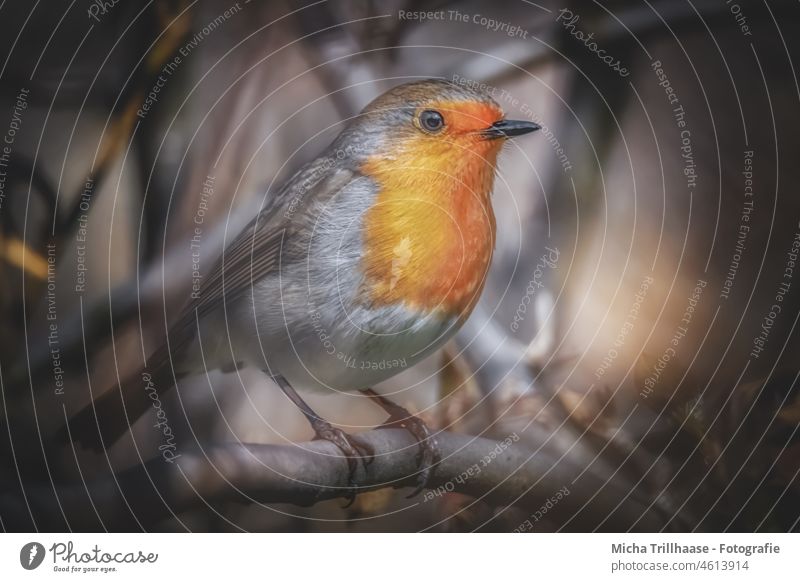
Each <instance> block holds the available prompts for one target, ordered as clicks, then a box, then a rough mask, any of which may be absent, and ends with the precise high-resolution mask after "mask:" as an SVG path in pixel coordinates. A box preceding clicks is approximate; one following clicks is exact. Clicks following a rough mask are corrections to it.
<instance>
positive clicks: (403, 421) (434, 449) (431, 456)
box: [380, 408, 442, 499]
mask: <svg viewBox="0 0 800 582" xmlns="http://www.w3.org/2000/svg"><path fill="white" fill-rule="evenodd" d="M400 410H402V413H401V412H400V411H397V412H395V413H393V414H392V416H390V417H389V420H387V421H386V422H385V423H383V424H382V425H381V426H380V428H402V429H404V430H407V431H408V432H409V433H411V435H412V436H413V437H414V438H415V439H416V440H417V445H418V447H419V450H418V451H417V466H418V467H419V473H417V486H416V488H415V489H414V491H413V492H412V493H411V495H408V496H407V497H406V499H411V498H412V497H416V496H417V495H419V494H420V493H421V492H422V490H423V489H425V488H426V487H427V486H428V483H429V482H430V480H431V478H432V477H433V473H434V471H435V470H436V465H438V464H439V462H440V461H441V460H442V455H441V453H440V451H439V443H437V442H436V439H435V438H434V437H433V435H431V431H430V429H429V428H428V425H427V424H425V423H424V422H423V421H422V420H420V419H419V418H417V417H416V416H414V415H413V414H411V413H409V412H407V411H406V410H405V409H402V408H401V409H400Z"/></svg>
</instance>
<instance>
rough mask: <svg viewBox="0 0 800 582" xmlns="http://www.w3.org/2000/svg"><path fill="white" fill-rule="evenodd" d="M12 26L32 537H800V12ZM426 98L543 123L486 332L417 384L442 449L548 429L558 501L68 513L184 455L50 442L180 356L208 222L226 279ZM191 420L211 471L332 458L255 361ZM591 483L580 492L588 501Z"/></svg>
mask: <svg viewBox="0 0 800 582" xmlns="http://www.w3.org/2000/svg"><path fill="white" fill-rule="evenodd" d="M420 12H423V13H424V14H422V15H420ZM431 13H432V14H431ZM0 15H1V16H0V29H2V34H0V46H1V47H2V50H1V51H0V61H2V65H0V134H2V135H3V138H2V139H4V142H3V143H2V144H0V148H4V149H0V171H1V172H2V175H0V276H1V277H2V284H0V312H2V321H3V325H2V326H0V390H1V391H2V400H1V401H0V404H1V405H2V410H3V414H2V424H3V425H4V426H3V427H2V430H0V450H2V456H0V463H2V468H0V487H1V489H0V500H2V502H0V525H1V526H2V527H3V528H4V529H6V530H32V529H37V528H38V529H45V530H61V529H96V530H103V529H109V530H111V529H130V530H137V529H148V530H158V531H184V530H193V531H205V530H213V531H220V530H221V531H238V530H266V531H417V530H432V531H472V530H479V531H513V530H515V529H516V530H518V529H520V527H521V525H522V524H524V523H525V522H526V520H527V521H528V522H529V523H531V524H532V526H531V528H530V529H533V530H534V531H555V530H573V531H574V530H577V531H592V530H596V529H601V530H627V529H639V530H641V529H664V530H678V531H685V530H695V529H696V530H712V531H722V530H734V531H754V530H758V531H787V530H797V529H798V521H799V520H800V498H799V497H798V496H799V495H800V486H799V482H798V471H800V439H798V433H797V428H798V422H800V400H799V399H798V390H797V378H798V373H799V372H800V368H798V363H797V362H798V360H797V357H798V334H797V331H796V324H797V320H798V314H799V313H800V311H799V310H798V305H800V271H798V270H797V264H796V261H797V252H798V248H799V247H798V245H800V238H798V237H800V199H798V196H797V186H796V185H797V184H798V183H799V182H800V164H798V159H799V156H800V132H799V131H798V129H800V128H799V127H798V111H800V107H799V106H800V86H799V85H798V79H797V72H796V69H795V60H796V58H797V56H798V50H797V49H798V46H797V36H796V34H794V31H795V30H796V27H797V26H798V25H800V6H798V4H797V2H792V1H788V0H787V1H775V2H772V1H769V2H766V1H761V2H759V1H746V0H734V1H731V2H722V1H704V0H703V1H701V0H694V1H688V0H678V1H675V0H662V1H656V0H651V1H643V2H638V1H622V0H616V1H615V0H603V1H598V2H576V1H566V0H565V1H564V2H561V3H555V2H550V1H548V0H541V1H539V2H528V1H527V0H513V1H508V2H502V3H501V2H477V1H472V2H470V1H461V2H435V1H431V2H424V1H418V0H412V1H391V0H374V1H347V2H332V1H325V0H323V1H319V2H313V3H312V2H299V1H281V2H263V1H259V0H252V1H247V0H240V1H239V2H227V0H214V1H210V0H196V1H190V0H174V1H173V0H160V1H158V2H154V1H151V2H129V1H127V0H119V1H117V2H116V3H115V2H105V3H102V2H99V1H93V2H87V1H86V0H78V1H76V2H72V3H69V4H67V3H64V4H61V3H59V4H58V5H54V4H52V3H47V4H46V3H43V2H34V3H31V2H24V1H9V2H5V3H2V5H0ZM601 51H602V52H601ZM176 57H177V58H176ZM425 77H440V78H445V79H450V80H453V81H456V82H463V83H470V84H477V85H481V84H483V85H484V87H485V89H486V90H488V91H490V92H492V94H493V96H494V97H495V99H496V100H497V101H498V102H499V103H500V105H501V106H502V107H503V108H504V109H505V111H506V113H507V115H508V116H509V117H510V118H519V119H529V120H534V121H537V122H539V123H540V124H541V125H542V126H543V129H542V131H541V132H539V133H537V134H535V135H534V136H533V137H529V138H525V139H522V140H518V141H515V142H514V143H513V144H509V146H507V148H506V151H505V152H504V155H503V158H502V160H501V162H500V166H499V175H498V181H497V187H496V191H495V196H494V201H495V210H496V213H497V222H498V225H499V229H498V240H497V249H496V254H495V260H494V263H493V266H492V270H491V273H490V278H489V280H488V283H487V285H486V289H485V292H484V295H483V297H482V300H481V302H480V304H479V306H478V308H477V310H476V311H475V313H474V314H473V316H472V317H471V318H470V320H469V322H468V324H467V325H466V326H465V328H464V329H463V330H462V331H461V332H460V333H459V335H458V337H457V338H456V340H455V341H453V342H451V343H450V344H448V346H447V347H446V348H445V349H444V350H443V351H442V352H441V353H437V354H435V355H434V356H432V357H431V358H429V359H428V360H427V361H426V362H424V363H423V364H422V365H420V366H418V367H417V368H415V369H411V370H407V371H405V372H403V373H402V374H400V375H398V376H396V377H395V378H393V379H392V380H390V381H389V383H390V385H391V386H392V387H394V388H396V390H397V391H398V394H399V396H398V401H399V402H400V403H401V404H403V405H404V406H406V407H408V408H409V409H411V410H413V411H416V412H418V413H419V414H420V415H421V416H423V417H424V418H425V419H426V420H427V421H428V422H429V423H431V424H432V425H433V426H436V427H438V428H440V429H445V430H448V431H453V432H459V433H464V434H469V435H482V436H485V437H488V438H495V439H498V440H503V439H505V438H507V437H509V436H511V435H513V436H515V437H519V442H516V443H515V444H514V446H515V447H527V448H528V449H529V450H530V451H531V454H532V455H533V456H534V459H535V460H536V462H538V463H540V464H541V467H542V480H543V481H542V485H541V486H540V487H539V488H538V489H537V493H536V495H539V496H540V498H541V504H542V507H543V508H546V509H545V511H544V512H543V513H542V514H541V515H539V516H538V519H535V520H534V519H532V517H531V515H530V512H529V511H527V510H522V509H520V508H519V507H515V506H514V503H515V501H516V500H514V499H508V500H507V501H506V502H504V503H498V502H497V500H493V501H492V502H489V501H487V500H485V499H482V498H478V499H477V500H476V499H475V498H472V497H467V496H464V495H461V494H458V493H455V492H453V493H450V492H448V493H446V494H443V495H437V496H436V497H435V499H431V500H423V499H412V500H407V499H405V498H404V495H403V492H402V491H395V490H393V489H390V488H388V489H382V490H379V491H375V492H372V493H368V494H365V495H361V496H359V498H358V500H357V501H356V503H354V504H353V505H352V506H351V507H349V508H343V507H342V505H343V504H342V502H341V501H327V502H323V503H319V504H316V505H313V506H311V507H297V506H294V505H289V504H280V505H277V504H262V503H243V502H242V500H223V501H219V500H215V501H213V502H208V503H207V502H205V500H202V499H198V501H197V504H196V506H195V507H192V508H189V509H183V510H182V511H181V512H179V513H175V514H172V515H171V516H170V517H168V518H166V519H159V520H155V521H151V522H146V521H145V522H140V521H139V520H137V519H136V518H135V515H134V516H133V517H132V514H135V513H136V512H135V511H133V510H130V506H129V505H127V507H128V509H127V510H126V509H125V508H126V503H127V501H126V495H127V496H128V497H130V496H142V497H143V498H144V499H145V500H147V499H152V500H153V501H152V503H158V502H159V501H158V496H157V493H158V492H157V491H151V490H148V487H150V488H152V486H150V485H148V484H147V483H144V484H143V486H142V487H141V488H139V489H138V490H136V491H130V490H128V491H122V490H120V492H119V495H118V499H117V505H116V507H113V508H111V509H108V510H107V511H103V510H102V508H101V510H100V511H99V512H98V511H96V512H95V513H94V514H93V513H92V509H93V508H92V507H91V504H90V503H88V502H89V501H90V500H89V499H86V500H84V501H85V502H87V504H86V505H85V507H83V509H81V510H80V515H79V516H78V517H76V511H77V510H76V508H64V507H62V506H61V504H60V503H59V499H60V496H59V495H60V492H61V491H63V490H65V489H66V488H72V489H74V488H75V487H80V486H81V485H82V484H84V483H87V482H100V483H103V482H108V487H109V488H111V489H113V488H114V480H113V476H114V475H115V474H118V473H119V472H120V471H122V470H124V469H126V468H129V467H135V466H137V465H140V464H141V463H142V460H143V459H144V460H146V459H148V458H151V457H155V456H157V455H158V450H157V445H158V442H157V440H156V437H157V435H156V434H154V432H155V431H152V430H151V428H150V424H151V423H152V418H148V419H143V420H142V421H140V422H139V423H137V424H136V425H135V426H134V427H133V436H134V437H135V442H136V446H134V440H133V438H131V437H130V436H129V437H127V438H126V439H123V441H121V442H120V443H119V444H118V445H116V446H115V447H114V448H113V449H111V450H110V451H108V456H106V455H94V454H91V453H88V452H85V451H80V450H78V451H73V450H72V449H71V448H67V447H63V446H59V445H56V444H54V443H53V441H52V438H51V435H52V434H53V432H54V431H55V430H57V429H58V428H59V427H60V426H61V425H62V424H63V422H64V419H65V417H66V416H67V415H69V414H71V413H73V412H75V411H77V410H78V409H79V408H80V407H81V406H83V405H84V404H85V403H87V402H88V401H89V398H90V394H91V393H92V392H93V393H95V394H97V393H99V392H102V391H103V390H106V389H109V388H110V387H111V386H113V385H114V384H115V382H116V379H117V377H118V375H120V376H124V375H127V374H130V373H132V372H135V370H136V369H137V368H138V367H139V366H140V365H141V363H142V354H143V352H145V353H149V352H151V351H152V350H154V349H155V348H156V347H158V345H159V344H160V342H161V341H163V338H164V331H165V326H166V325H167V324H168V322H169V321H171V320H172V319H173V318H174V317H175V316H176V315H177V314H178V312H179V310H180V308H181V306H182V305H183V304H184V303H185V302H186V300H187V298H188V295H189V292H190V291H191V277H192V267H193V263H192V258H191V248H190V247H191V236H192V233H193V229H194V226H195V222H194V220H195V218H196V217H197V216H198V213H201V212H202V217H203V245H204V246H203V249H204V250H203V256H202V259H201V260H202V264H203V265H206V266H207V267H210V266H211V265H210V264H209V263H213V262H214V261H215V258H216V256H217V255H218V254H219V253H220V252H221V249H222V248H223V245H224V243H225V241H227V240H230V238H231V236H233V235H234V234H235V233H236V231H237V228H238V227H240V226H241V225H242V224H243V223H244V222H246V221H247V220H248V218H249V217H251V216H253V215H254V213H255V212H257V209H258V207H259V205H260V204H261V203H263V201H264V199H265V197H268V196H269V195H270V192H272V191H274V190H275V188H276V187H277V186H278V185H279V184H280V183H281V181H282V180H283V179H285V178H286V177H288V176H290V175H291V173H292V172H293V171H294V170H296V169H297V168H298V167H299V166H301V165H302V164H303V163H305V162H306V161H308V160H310V159H312V158H313V157H315V156H316V155H317V154H318V153H319V152H320V151H321V150H322V149H323V148H324V147H325V146H326V145H327V144H328V143H330V141H331V139H332V138H333V137H334V136H335V135H336V134H337V133H338V131H339V130H340V129H341V122H342V120H346V119H347V118H349V117H352V116H353V115H356V114H357V113H358V111H359V110H360V109H361V108H362V107H363V106H364V105H366V104H367V103H368V102H369V101H370V100H371V99H373V98H374V97H376V96H378V95H379V94H381V93H382V92H383V91H385V90H387V89H388V88H390V87H392V86H394V85H396V84H399V83H402V82H405V81H408V80H412V79H418V78H425ZM156 89H157V90H158V91H157V93H153V92H154V91H155V90H156ZM154 96H155V98H153V97H154ZM209 179H211V180H212V181H213V184H214V194H213V196H212V197H210V198H208V199H207V200H204V199H202V191H203V184H204V182H207V181H208V180H209ZM201 202H202V204H201ZM206 203H207V204H206ZM53 325H55V328H54V327H53ZM211 387H213V389H212V388H211ZM178 396H180V398H178ZM309 402H310V403H311V404H312V405H313V406H314V407H315V408H316V409H317V410H318V412H320V413H321V414H322V415H323V416H325V417H326V418H328V419H330V420H331V421H333V422H335V423H337V424H339V425H342V426H346V427H354V428H352V429H351V430H362V428H358V427H363V428H366V427H369V426H372V425H376V424H379V423H380V422H381V421H382V420H383V415H382V414H381V413H380V411H379V410H377V409H376V408H375V407H374V406H372V405H370V404H369V403H366V402H363V399H352V398H346V397H337V396H332V397H326V396H320V395H310V396H309ZM164 405H165V407H167V410H168V411H169V414H170V418H171V419H172V421H173V423H174V432H175V434H176V438H177V439H178V446H179V447H180V448H181V449H182V450H188V449H190V448H197V447H200V449H201V450H202V448H203V447H204V446H208V445H210V444H214V443H231V442H237V441H242V442H247V443H276V444H284V445H290V443H292V442H302V441H304V440H307V439H308V438H310V436H311V433H310V430H309V429H308V427H307V425H306V423H305V422H304V420H303V418H302V416H301V415H300V413H299V412H297V411H296V410H295V409H294V407H293V406H292V405H291V404H290V403H289V402H288V401H287V400H286V399H285V398H284V397H283V396H282V394H281V393H280V391H278V390H277V389H275V388H274V386H272V385H271V384H270V382H269V381H267V380H265V379H264V378H263V376H262V375H261V374H260V373H259V372H257V371H252V370H242V371H241V372H240V373H239V374H222V373H220V372H212V373H211V374H209V377H208V378H206V377H205V376H203V377H199V378H188V379H186V380H185V381H183V382H182V383H181V385H180V392H179V393H177V392H174V391H173V393H172V394H171V395H170V396H169V397H166V398H165V399H164ZM554 475H558V476H557V477H555V476H554ZM565 476H566V477H565ZM588 476H593V478H595V479H597V480H599V482H600V483H602V484H603V487H601V488H599V489H598V490H597V491H596V492H595V494H594V495H583V493H582V490H581V489H580V487H579V484H580V480H581V479H585V478H587V477H588ZM576 483H577V485H576ZM563 487H566V488H567V490H570V489H569V488H570V487H572V489H571V490H570V491H571V492H570V495H574V496H576V497H580V496H581V495H583V497H581V498H580V499H576V497H572V499H571V500H570V503H561V498H558V499H555V497H554V496H555V494H556V492H557V491H560V490H561V489H562V488H563ZM542 492H543V493H542ZM551 497H552V498H553V499H555V501H553V499H551ZM548 503H549V507H548ZM632 503H636V504H637V505H636V507H637V508H642V507H644V508H645V509H644V510H641V509H636V510H635V511H631V510H630V504H632ZM94 509H95V510H96V508H94ZM654 523H655V524H657V525H655V526H654V525H653V524H654ZM523 529H524V528H523Z"/></svg>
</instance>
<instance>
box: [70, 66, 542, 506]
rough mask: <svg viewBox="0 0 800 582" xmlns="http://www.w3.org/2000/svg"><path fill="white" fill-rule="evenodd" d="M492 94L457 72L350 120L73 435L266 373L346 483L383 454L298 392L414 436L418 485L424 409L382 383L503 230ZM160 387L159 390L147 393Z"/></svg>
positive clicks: (410, 360) (462, 300)
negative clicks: (334, 395)
mask: <svg viewBox="0 0 800 582" xmlns="http://www.w3.org/2000/svg"><path fill="white" fill-rule="evenodd" d="M538 129H540V126H539V125H538V124H537V123H534V122H533V121H515V120H509V119H506V117H505V115H504V112H503V110H502V108H501V107H500V106H499V105H498V103H497V102H496V101H495V100H494V99H493V98H492V96H491V95H490V94H489V93H488V92H486V91H484V90H481V89H479V88H475V87H472V86H468V85H465V84H457V83H454V82H452V81H449V80H446V79H423V80H416V81H412V82H407V83H405V84H401V85H398V86H396V87H394V88H392V89H390V90H388V91H387V92H385V93H384V94H382V95H380V96H379V97H377V98H376V99H375V100H374V101H372V102H371V103H370V104H368V105H367V106H366V107H365V108H364V109H363V110H362V111H361V112H360V114H358V115H356V116H354V117H353V118H352V119H351V120H349V121H348V122H347V124H346V125H345V126H344V128H343V129H342V131H341V133H339V135H338V136H337V137H336V138H335V139H334V140H333V142H332V143H331V144H330V146H329V147H328V148H327V149H326V150H324V151H323V152H322V153H321V155H319V156H318V157H317V158H315V159H313V160H312V161H310V162H309V163H307V164H305V165H304V166H303V167H301V168H300V169H299V170H298V171H297V172H296V173H295V174H294V175H293V176H292V177H291V178H289V179H288V180H287V181H286V182H285V183H284V184H283V185H282V186H281V187H280V188H278V189H277V191H275V192H274V193H273V194H270V193H268V196H266V200H265V203H264V204H263V205H262V207H261V209H260V210H259V212H258V214H257V215H256V216H255V217H254V218H253V219H252V221H251V222H250V223H249V224H248V225H247V226H246V227H245V228H244V229H243V230H242V232H241V233H240V234H239V235H238V236H236V237H235V238H234V239H233V240H232V242H231V243H230V244H228V245H227V246H226V248H225V249H224V250H223V251H222V254H221V256H220V258H219V260H218V261H217V263H216V266H215V267H214V268H213V269H212V270H211V271H210V272H209V274H208V276H207V277H204V279H203V283H202V284H201V285H200V289H199V291H198V292H196V293H193V294H192V295H191V298H190V299H188V300H187V304H186V306H185V307H184V308H183V311H182V313H181V315H179V317H177V318H176V320H175V323H174V324H173V325H172V326H171V327H170V328H169V331H168V333H167V334H166V341H165V342H164V344H163V345H162V346H161V347H160V348H159V349H157V350H156V351H155V352H154V353H153V354H152V355H151V356H149V357H148V358H147V362H146V366H145V370H143V371H142V372H140V373H137V374H135V375H134V377H132V378H131V379H128V380H126V381H123V382H121V383H120V384H119V385H118V386H116V387H115V388H112V389H110V390H107V391H106V392H104V393H103V394H101V395H100V396H99V397H97V398H96V399H95V400H94V401H92V402H90V403H89V404H87V405H86V406H85V407H84V408H83V409H82V410H80V411H79V412H77V413H76V414H75V415H73V416H72V417H71V418H69V420H68V421H67V423H66V425H65V426H64V427H62V430H61V431H60V435H61V439H62V441H71V442H72V443H78V444H80V445H81V446H84V447H88V448H90V449H93V450H96V451H102V450H104V449H107V448H108V447H109V446H111V444H113V443H114V442H115V441H117V440H118V439H119V438H120V437H121V436H122V435H123V434H125V433H126V432H127V431H128V430H129V428H130V426H131V424H132V423H133V422H134V421H135V420H136V419H137V418H139V417H140V416H142V415H143V414H145V413H146V412H147V411H148V410H149V409H150V408H151V407H152V399H151V398H148V394H147V392H146V391H145V390H143V387H142V382H141V380H136V378H141V377H142V374H146V376H145V377H146V378H147V384H148V386H149V387H150V390H151V392H153V391H154V392H155V393H157V394H159V395H161V394H164V393H165V392H167V391H168V390H170V389H171V388H173V387H174V386H175V384H176V383H177V382H178V381H180V380H181V379H182V378H184V377H185V376H187V375H190V374H198V373H204V372H205V371H208V370H212V369H221V370H223V371H230V370H232V369H239V368H242V367H245V366H252V367H256V368H258V369H259V370H261V371H263V372H264V374H265V375H267V376H268V377H269V378H271V379H272V380H273V381H274V383H275V384H277V385H278V386H279V387H280V389H281V390H282V391H283V392H284V394H285V395H286V396H287V397H288V398H289V400H291V401H292V402H293V403H294V404H295V405H296V406H297V407H298V408H299V409H300V411H301V412H302V413H303V415H304V416H305V417H306V419H307V420H308V422H309V423H310V425H311V427H312V429H313V431H314V433H315V438H316V439H324V440H328V441H330V442H333V443H334V444H335V445H336V446H337V447H338V448H339V449H340V450H341V452H342V453H343V456H344V457H345V459H346V461H347V463H348V472H349V475H350V480H351V481H350V482H351V484H352V483H353V476H354V473H355V471H356V469H357V463H358V462H359V460H361V461H362V462H364V463H365V464H366V463H368V462H370V460H371V459H372V458H373V455H374V450H372V448H371V447H370V446H368V445H367V444H366V443H363V442H361V441H360V440H359V439H358V438H357V435H351V434H348V433H346V432H345V431H343V430H341V429H339V428H336V427H334V426H332V425H331V424H330V423H329V422H327V421H326V420H325V419H323V418H322V417H320V416H319V415H318V414H317V413H316V412H315V411H314V410H313V409H312V408H311V407H310V406H309V405H308V404H307V403H306V402H305V401H304V400H303V398H302V397H301V396H300V394H299V393H298V391H297V389H298V388H299V389H301V390H309V389H310V390H321V391H325V392H328V393H330V392H331V391H340V392H348V393H350V392H357V391H360V393H361V394H363V395H365V396H367V397H368V398H370V400H371V401H373V402H375V403H376V404H377V405H379V406H380V407H382V408H383V409H384V411H385V412H386V413H387V414H388V415H389V417H388V419H387V421H386V422H385V423H384V424H383V425H381V426H389V427H400V428H403V429H406V430H407V431H408V432H410V433H411V434H412V435H413V436H414V438H415V439H416V442H417V446H418V452H417V462H418V473H417V476H416V485H417V486H416V488H415V491H414V493H412V495H414V494H416V493H418V492H419V491H421V490H422V489H423V488H424V487H425V486H426V485H427V483H428V482H429V480H430V478H431V476H432V474H433V472H434V471H435V468H436V465H437V464H438V463H439V462H440V459H441V455H440V452H439V449H438V445H437V443H436V439H435V435H433V434H432V432H431V430H430V429H429V428H428V427H427V425H426V424H425V423H424V422H423V421H422V420H421V419H419V418H418V417H416V416H414V415H412V414H411V413H409V412H408V411H407V410H406V409H404V408H403V407H401V406H400V405H399V404H397V403H395V402H393V401H392V400H391V399H390V398H388V397H385V396H383V395H381V394H380V393H379V391H376V390H375V386H376V384H379V383H380V382H382V381H383V380H386V379H387V378H389V377H391V376H393V375H395V374H397V373H399V372H400V371H402V370H404V369H406V368H408V367H410V366H413V365H415V364H416V363H418V362H419V361H421V360H422V359H424V358H425V357H426V356H428V355H430V354H431V353H433V352H434V351H435V350H437V349H438V348H440V347H441V346H442V345H443V344H444V343H445V342H446V341H447V340H448V339H449V338H450V337H452V336H453V334H454V333H456V331H457V330H458V329H459V327H460V326H461V325H462V324H463V323H464V321H465V320H466V319H467V317H468V316H469V315H470V313H471V312H472V310H473V308H474V307H475V305H476V303H477V301H478V299H479V297H480V295H481V292H482V290H483V287H484V283H485V282H486V278H487V272H488V269H489V266H490V262H491V259H492V254H493V251H494V247H495V239H496V223H495V216H494V212H493V209H492V191H493V189H494V181H495V175H496V173H497V161H498V156H499V154H500V152H501V150H502V148H503V144H504V143H506V142H507V140H508V139H509V138H512V137H515V136H519V135H523V134H527V133H530V132H533V131H535V130H538ZM151 397H152V394H151Z"/></svg>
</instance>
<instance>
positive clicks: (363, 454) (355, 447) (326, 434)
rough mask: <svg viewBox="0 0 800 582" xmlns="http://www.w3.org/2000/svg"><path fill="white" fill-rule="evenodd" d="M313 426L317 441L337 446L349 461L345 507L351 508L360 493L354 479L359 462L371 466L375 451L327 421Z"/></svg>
mask: <svg viewBox="0 0 800 582" xmlns="http://www.w3.org/2000/svg"><path fill="white" fill-rule="evenodd" d="M311 426H312V428H313V429H314V434H315V436H314V440H315V441H317V440H324V441H328V442H331V443H333V444H335V445H336V446H337V447H338V448H339V450H340V451H342V453H343V454H344V456H345V459H346V460H347V469H348V473H347V483H348V490H347V494H346V496H345V499H347V505H345V507H349V506H350V505H352V503H353V501H355V499H356V493H357V492H358V491H357V487H356V484H355V479H354V478H355V474H356V469H358V461H359V460H361V462H363V463H364V467H366V466H367V465H369V464H370V463H371V462H372V461H373V460H374V459H375V449H374V448H373V447H372V445H370V444H368V443H364V442H361V441H359V440H358V439H357V438H356V437H354V436H353V435H351V434H347V433H346V432H345V431H343V430H341V429H338V428H336V427H334V426H331V423H329V422H327V421H325V420H322V419H316V420H314V421H313V422H312V423H311Z"/></svg>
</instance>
